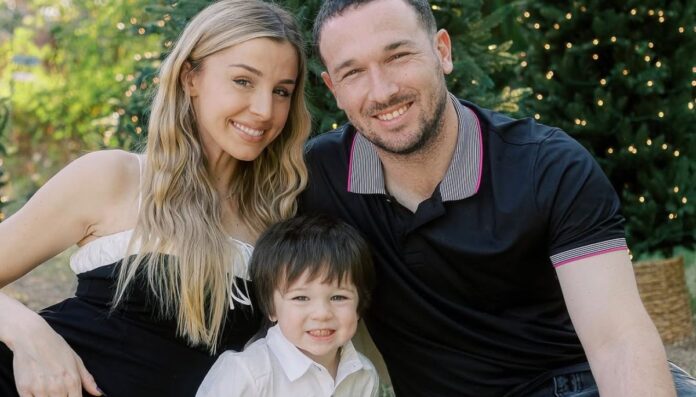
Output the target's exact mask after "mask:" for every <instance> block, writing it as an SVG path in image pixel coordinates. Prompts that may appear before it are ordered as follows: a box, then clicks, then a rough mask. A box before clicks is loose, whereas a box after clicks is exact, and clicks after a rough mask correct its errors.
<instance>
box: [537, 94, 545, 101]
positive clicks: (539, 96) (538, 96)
mask: <svg viewBox="0 0 696 397" xmlns="http://www.w3.org/2000/svg"><path fill="white" fill-rule="evenodd" d="M536 99H537V100H539V101H541V100H542V99H544V96H543V95H541V94H536Z"/></svg>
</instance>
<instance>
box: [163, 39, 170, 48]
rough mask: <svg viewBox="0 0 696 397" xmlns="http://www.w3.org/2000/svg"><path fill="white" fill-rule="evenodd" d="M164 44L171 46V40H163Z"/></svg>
mask: <svg viewBox="0 0 696 397" xmlns="http://www.w3.org/2000/svg"><path fill="white" fill-rule="evenodd" d="M164 46H165V47H167V48H169V47H171V46H172V41H171V40H167V41H165V42H164Z"/></svg>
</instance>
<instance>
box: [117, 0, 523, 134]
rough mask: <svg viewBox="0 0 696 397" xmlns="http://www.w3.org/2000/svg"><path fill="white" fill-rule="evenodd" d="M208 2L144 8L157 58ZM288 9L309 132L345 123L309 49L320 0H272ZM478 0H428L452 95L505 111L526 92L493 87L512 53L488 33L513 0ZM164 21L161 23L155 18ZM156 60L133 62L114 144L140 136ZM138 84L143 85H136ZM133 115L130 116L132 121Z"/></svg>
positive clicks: (512, 61) (512, 60) (514, 5)
mask: <svg viewBox="0 0 696 397" xmlns="http://www.w3.org/2000/svg"><path fill="white" fill-rule="evenodd" d="M209 3H210V1H203V0H191V1H186V2H162V3H159V4H158V5H153V6H150V7H148V8H147V15H146V16H145V18H148V20H146V21H143V23H142V24H141V26H142V27H143V28H144V29H145V30H146V32H147V33H146V34H153V35H157V37H160V38H161V43H162V45H161V47H160V50H161V56H160V59H161V57H164V56H165V55H166V51H167V49H168V48H169V47H170V46H171V43H172V42H174V41H175V40H176V38H177V36H178V34H179V32H181V30H182V29H183V27H184V26H185V24H186V22H188V20H189V19H190V18H191V17H192V16H193V15H195V14H196V13H197V12H198V11H199V10H200V9H202V8H204V7H205V6H206V5H208V4H209ZM277 3H279V4H280V5H282V6H284V7H286V8H287V9H288V10H290V11H292V12H293V14H295V16H296V17H297V19H298V21H299V24H300V26H301V29H302V31H303V34H304V37H305V40H306V42H307V43H308V45H307V47H308V48H307V49H308V51H309V55H310V58H309V64H308V69H309V76H308V87H307V96H308V99H309V101H308V102H309V108H310V112H311V114H312V117H313V132H314V133H321V132H324V131H328V130H330V129H333V128H335V127H336V126H337V125H340V124H342V123H344V122H345V120H346V118H345V116H344V115H343V112H342V111H340V110H339V109H338V108H337V107H336V104H335V101H334V99H333V96H332V95H331V93H330V92H329V91H328V89H326V87H325V86H324V83H323V81H322V79H321V72H322V71H323V70H324V68H323V65H322V64H321V62H320V60H319V59H318V57H317V56H316V54H314V53H313V50H312V49H311V48H310V47H311V46H310V43H311V42H312V37H311V31H312V25H313V22H314V17H315V16H316V13H317V11H318V10H319V7H320V6H321V3H322V1H321V0H285V1H277ZM482 3H483V1H482V0H478V1H464V0H460V1H452V0H451V1H433V2H431V4H432V6H433V9H434V13H435V16H436V18H437V20H438V26H439V27H442V28H445V29H447V30H448V31H449V32H450V35H451V37H452V44H453V52H454V54H453V57H454V60H455V70H454V72H453V73H452V74H451V75H450V76H448V82H449V86H450V90H451V91H452V92H453V93H454V94H456V95H457V96H460V97H463V98H466V99H469V100H471V101H473V102H476V103H478V104H480V105H482V106H486V107H490V108H494V109H499V110H503V111H508V112H515V111H516V110H517V101H519V100H520V99H521V98H522V97H523V96H524V95H525V94H526V93H527V91H526V90H524V89H511V88H510V87H496V85H495V84H494V79H493V78H492V75H493V74H495V73H500V72H502V71H506V70H508V71H509V70H511V67H512V65H514V64H516V63H517V57H516V56H515V54H512V53H511V52H510V46H511V42H510V41H500V40H499V39H496V38H495V37H494V36H493V35H492V31H493V29H494V28H495V27H497V26H498V25H500V24H501V22H502V21H504V20H505V18H506V16H507V15H509V14H510V13H511V12H513V11H514V10H515V9H517V7H518V3H516V2H512V3H505V4H503V5H501V6H500V7H498V8H496V9H495V10H493V11H492V12H490V13H487V14H485V15H484V14H483V13H482V12H481V8H482ZM158 21H164V22H166V23H164V24H162V23H158ZM156 70H157V62H142V63H140V64H139V65H138V67H137V72H136V74H135V76H136V78H135V86H136V87H138V89H136V90H135V91H133V92H132V94H131V96H130V97H129V98H126V99H125V100H124V101H123V103H121V105H120V109H122V112H123V114H124V117H121V118H120V120H119V125H118V133H117V135H116V136H115V139H116V140H117V142H115V144H116V145H119V146H125V147H129V146H132V145H133V144H134V143H136V142H139V141H141V140H142V135H143V134H144V133H145V132H144V130H145V126H147V117H148V114H147V107H148V105H149V98H150V97H151V94H152V93H151V89H152V86H153V84H154V81H155V77H156ZM141 86H143V87H145V89H140V87H141ZM134 120H135V121H134Z"/></svg>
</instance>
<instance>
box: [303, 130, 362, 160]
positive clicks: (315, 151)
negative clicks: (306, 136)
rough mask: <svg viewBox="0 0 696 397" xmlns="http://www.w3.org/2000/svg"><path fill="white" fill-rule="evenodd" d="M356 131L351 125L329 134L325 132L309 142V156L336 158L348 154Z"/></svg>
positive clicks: (307, 147)
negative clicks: (337, 155) (340, 154)
mask: <svg viewBox="0 0 696 397" xmlns="http://www.w3.org/2000/svg"><path fill="white" fill-rule="evenodd" d="M355 134H356V130H355V128H353V126H352V125H351V124H350V123H346V124H344V125H343V126H341V127H339V128H337V129H335V130H332V131H328V132H324V133H322V134H320V135H317V136H316V137H314V138H312V139H310V140H309V141H308V142H307V146H306V152H307V154H308V155H309V156H335V155H336V154H338V153H346V152H347V151H349V150H350V147H351V146H352V144H353V138H354V137H355Z"/></svg>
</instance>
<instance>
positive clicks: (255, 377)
mask: <svg viewBox="0 0 696 397" xmlns="http://www.w3.org/2000/svg"><path fill="white" fill-rule="evenodd" d="M378 387H379V379H378V377H377V371H376V370H375V367H374V366H373V365H372V363H371V362H370V360H368V359H367V358H366V357H365V356H363V355H362V354H360V353H358V352H357V351H356V350H355V348H354V347H353V344H352V342H350V341H349V342H348V343H346V344H345V345H344V346H343V348H342V349H341V358H340V361H339V363H338V371H337V373H336V379H335V380H334V378H333V377H332V376H331V375H330V374H329V372H328V371H327V370H326V368H324V367H323V366H322V365H320V364H317V363H316V362H314V361H313V360H312V359H310V358H309V357H307V356H306V355H305V354H304V353H302V352H301V351H300V350H299V349H298V348H297V347H295V345H293V344H292V343H290V342H289V341H288V340H287V339H286V338H285V336H283V333H282V332H280V328H279V327H278V326H277V325H276V326H274V327H272V328H270V329H269V330H268V333H267V335H266V337H265V338H262V339H259V340H257V341H256V342H254V343H252V344H251V345H249V346H248V347H247V348H246V349H244V351H242V352H234V351H226V352H224V353H222V354H221V355H220V357H219V358H218V359H217V361H216V362H215V364H214V365H213V367H212V368H211V369H210V371H209V372H208V374H207V375H206V377H205V379H204V380H203V383H202V384H201V386H200V387H199V388H198V393H196V397H237V396H240V397H242V396H243V397H250V396H254V397H279V396H282V397H295V396H296V397H331V396H333V397H373V396H376V395H377V390H378Z"/></svg>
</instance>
